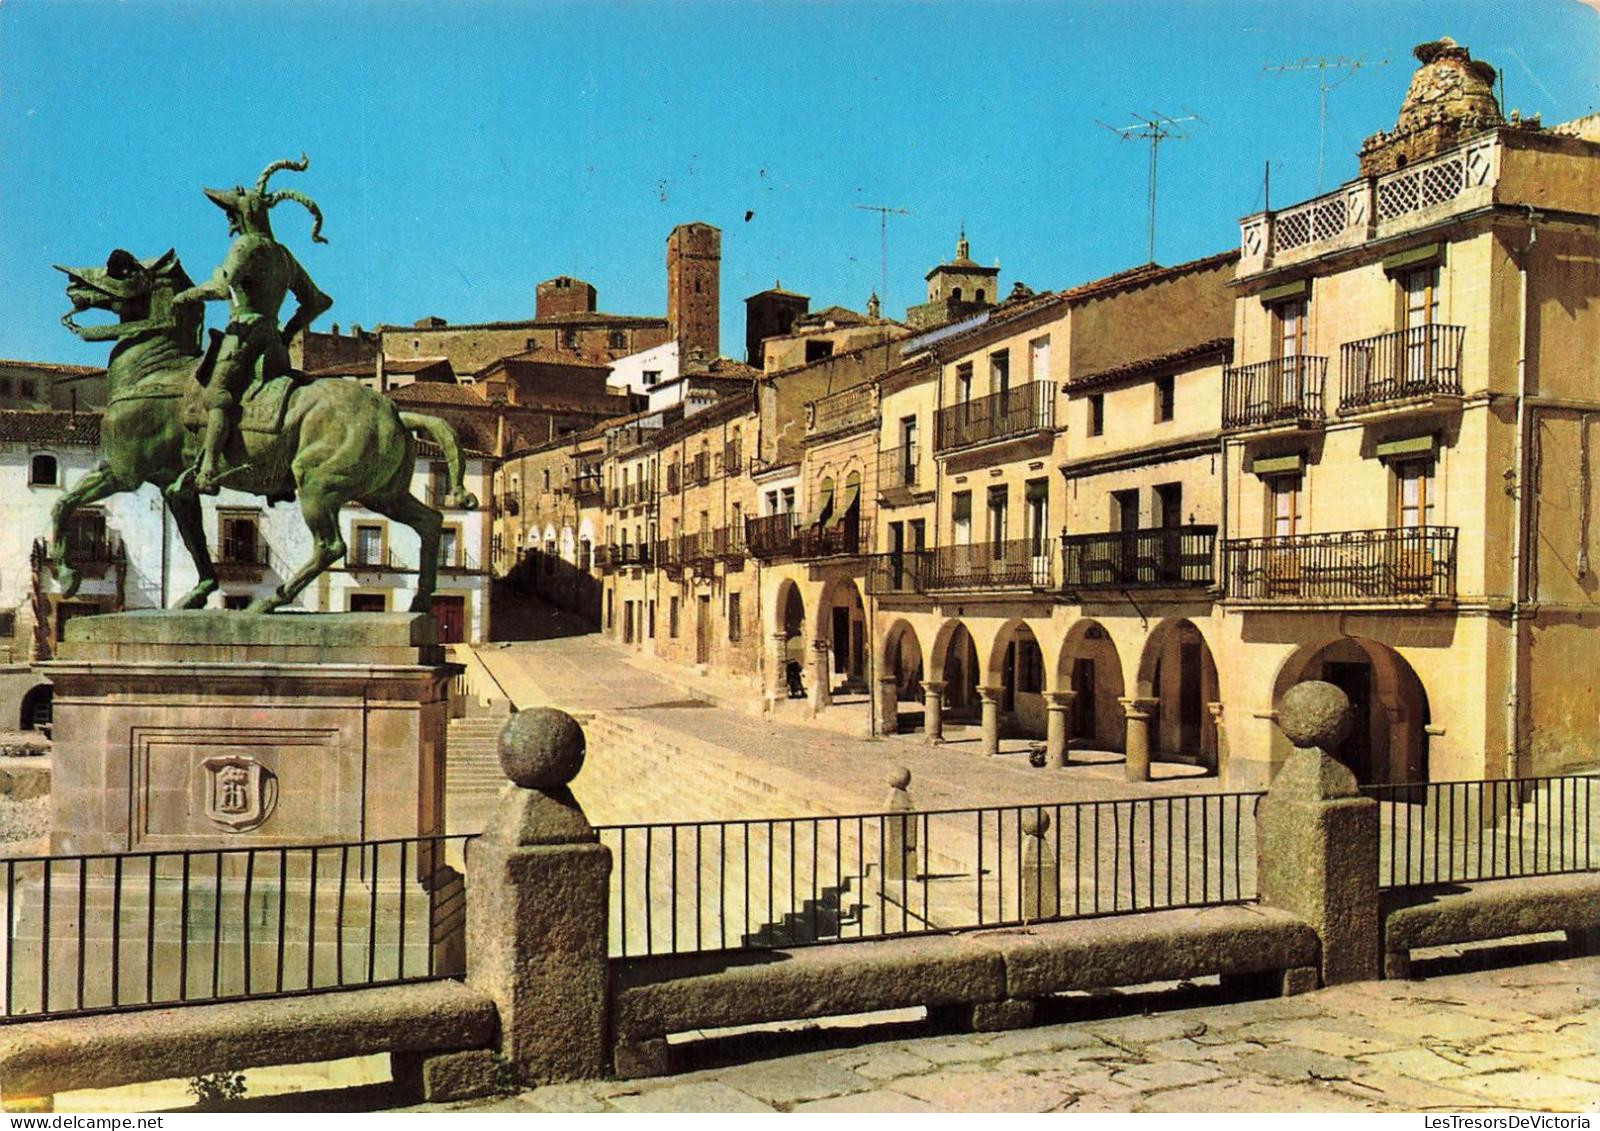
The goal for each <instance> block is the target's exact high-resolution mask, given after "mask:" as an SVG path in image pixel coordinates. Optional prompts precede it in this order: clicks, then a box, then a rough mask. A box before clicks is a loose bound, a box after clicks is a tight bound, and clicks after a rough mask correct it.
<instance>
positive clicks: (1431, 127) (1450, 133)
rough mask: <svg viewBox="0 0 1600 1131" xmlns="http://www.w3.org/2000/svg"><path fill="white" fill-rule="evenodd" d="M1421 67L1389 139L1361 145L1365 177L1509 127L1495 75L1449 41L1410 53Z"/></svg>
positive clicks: (1422, 46) (1371, 139)
mask: <svg viewBox="0 0 1600 1131" xmlns="http://www.w3.org/2000/svg"><path fill="white" fill-rule="evenodd" d="M1411 53H1412V54H1413V55H1415V56H1416V57H1417V61H1418V62H1419V63H1421V64H1422V65H1421V66H1420V67H1418V68H1417V69H1416V71H1415V73H1413V74H1412V76H1411V86H1410V88H1409V89H1408V90H1407V91H1406V97H1405V101H1404V102H1402V103H1401V104H1400V118H1399V120H1398V121H1397V122H1396V123H1395V127H1394V129H1393V130H1392V131H1390V132H1388V133H1376V134H1373V135H1372V136H1371V137H1369V138H1367V140H1366V141H1365V142H1363V143H1362V145H1361V175H1362V176H1363V177H1377V176H1382V175H1383V174H1384V173H1392V172H1393V171H1394V170H1396V169H1403V168H1405V167H1406V166H1407V165H1411V164H1415V163H1416V162H1418V161H1424V160H1426V159H1428V158H1429V157H1432V156H1434V155H1435V154H1437V153H1441V152H1443V151H1444V150H1446V149H1449V148H1450V147H1451V146H1453V145H1455V144H1457V143H1458V142H1460V141H1462V140H1463V139H1464V138H1466V137H1469V136H1470V135H1472V134H1475V133H1481V132H1483V131H1484V130H1487V129H1492V128H1493V127H1495V126H1503V125H1505V124H1506V123H1505V118H1504V117H1503V116H1502V115H1501V113H1500V103H1499V102H1498V101H1496V99H1495V96H1494V80H1495V69H1494V68H1493V67H1491V66H1490V65H1489V64H1488V63H1485V62H1484V61H1483V60H1481V59H1474V58H1473V57H1472V52H1471V51H1469V50H1467V49H1466V48H1465V47H1462V46H1460V45H1459V44H1457V43H1456V41H1455V40H1453V39H1451V38H1450V37H1449V36H1446V37H1445V38H1443V39H1436V40H1434V41H1433V42H1432V43H1419V44H1418V45H1417V46H1416V47H1415V48H1413V49H1412V52H1411Z"/></svg>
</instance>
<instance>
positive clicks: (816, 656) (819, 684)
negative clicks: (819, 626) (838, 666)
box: [811, 640, 833, 713]
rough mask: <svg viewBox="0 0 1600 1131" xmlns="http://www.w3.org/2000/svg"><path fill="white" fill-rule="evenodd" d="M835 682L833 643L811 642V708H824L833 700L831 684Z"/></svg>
mask: <svg viewBox="0 0 1600 1131" xmlns="http://www.w3.org/2000/svg"><path fill="white" fill-rule="evenodd" d="M832 682H833V644H832V643H831V642H830V641H827V640H813V641H812V642H811V710H812V713H816V712H817V711H820V710H822V709H823V708H824V707H826V706H828V705H829V704H830V703H832V702H833V692H832V690H831V689H830V687H829V684H831V683H832Z"/></svg>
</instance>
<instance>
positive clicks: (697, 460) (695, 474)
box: [683, 452, 711, 490]
mask: <svg viewBox="0 0 1600 1131" xmlns="http://www.w3.org/2000/svg"><path fill="white" fill-rule="evenodd" d="M710 482H711V456H710V454H709V453H707V452H696V453H695V456H694V458H693V459H690V460H685V461H684V464H683V486H684V489H685V490H687V489H688V488H690V487H704V486H705V485H706V484H707V483H710Z"/></svg>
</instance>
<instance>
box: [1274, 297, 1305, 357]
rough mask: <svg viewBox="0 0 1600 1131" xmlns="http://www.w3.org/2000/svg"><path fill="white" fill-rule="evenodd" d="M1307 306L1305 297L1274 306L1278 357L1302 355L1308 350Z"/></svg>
mask: <svg viewBox="0 0 1600 1131" xmlns="http://www.w3.org/2000/svg"><path fill="white" fill-rule="evenodd" d="M1306 306H1307V303H1306V300H1305V299H1303V298H1296V299H1290V300H1289V301H1288V302H1280V303H1278V304H1277V305H1276V306H1274V307H1273V308H1272V322H1273V326H1274V329H1275V332H1274V339H1273V340H1274V342H1275V344H1276V348H1277V356H1278V357H1280V358H1290V357H1300V356H1301V355H1302V354H1304V353H1305V352H1306Z"/></svg>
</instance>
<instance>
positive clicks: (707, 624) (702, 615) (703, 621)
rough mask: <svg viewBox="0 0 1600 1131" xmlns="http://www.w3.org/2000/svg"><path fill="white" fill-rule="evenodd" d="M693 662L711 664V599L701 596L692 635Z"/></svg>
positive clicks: (707, 595) (704, 595) (707, 596)
mask: <svg viewBox="0 0 1600 1131" xmlns="http://www.w3.org/2000/svg"><path fill="white" fill-rule="evenodd" d="M694 662H695V663H697V664H709V663H710V662H711V597H710V595H709V594H702V595H701V597H700V601H699V617H698V619H697V620H696V622H695V633H694Z"/></svg>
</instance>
